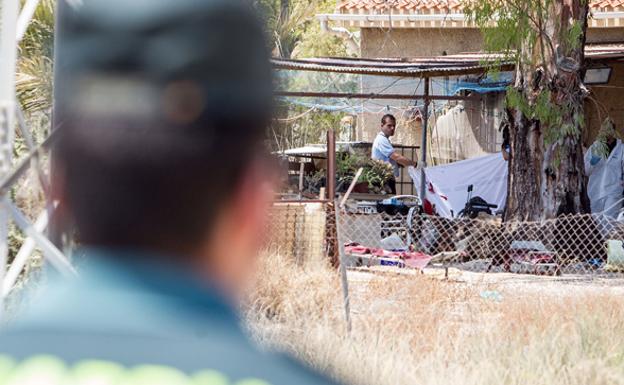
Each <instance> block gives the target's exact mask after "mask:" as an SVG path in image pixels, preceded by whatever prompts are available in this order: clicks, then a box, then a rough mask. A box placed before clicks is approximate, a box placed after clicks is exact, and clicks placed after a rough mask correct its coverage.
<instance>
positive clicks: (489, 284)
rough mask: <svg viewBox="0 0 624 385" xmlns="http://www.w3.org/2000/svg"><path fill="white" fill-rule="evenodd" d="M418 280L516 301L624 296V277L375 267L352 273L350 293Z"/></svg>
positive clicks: (358, 269) (349, 272)
mask: <svg viewBox="0 0 624 385" xmlns="http://www.w3.org/2000/svg"><path fill="white" fill-rule="evenodd" d="M380 275H381V276H383V275H390V276H406V277H409V276H416V275H424V276H426V277H431V278H435V279H438V280H441V281H448V282H449V283H453V284H459V285H465V286H470V287H474V288H476V289H479V290H482V291H498V292H500V293H501V294H502V295H504V296H511V297H516V298H522V297H527V296H529V297H534V296H537V297H539V296H555V297H566V296H573V295H578V294H613V295H622V296H624V275H611V276H607V275H605V276H596V275H589V274H564V275H562V276H550V275H534V274H517V273H503V272H494V273H491V272H490V273H484V272H475V271H470V270H462V269H459V268H456V267H450V268H449V269H448V277H447V276H446V271H445V269H444V268H442V267H433V268H425V269H424V271H423V272H422V273H420V272H418V271H416V270H413V269H407V268H396V267H390V266H374V267H368V268H356V269H349V271H348V273H347V276H348V280H349V285H350V287H349V288H350V290H351V291H352V292H353V295H357V292H358V291H359V290H365V287H366V285H367V284H368V282H369V281H370V280H372V279H375V278H378V277H379V276H380Z"/></svg>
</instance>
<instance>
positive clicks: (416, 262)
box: [345, 243, 433, 269]
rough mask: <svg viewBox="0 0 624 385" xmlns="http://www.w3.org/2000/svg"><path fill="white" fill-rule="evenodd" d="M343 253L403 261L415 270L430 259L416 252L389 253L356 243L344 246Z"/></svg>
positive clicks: (425, 264) (424, 265) (429, 256)
mask: <svg viewBox="0 0 624 385" xmlns="http://www.w3.org/2000/svg"><path fill="white" fill-rule="evenodd" d="M345 252H346V253H348V254H356V255H362V254H371V255H372V256H374V257H377V258H395V259H401V260H403V261H405V264H406V265H407V266H409V267H412V268H415V269H423V268H424V267H426V266H427V265H428V264H429V262H430V261H431V259H432V258H433V257H432V256H431V255H428V254H425V253H421V252H418V251H389V250H384V249H380V248H373V247H365V246H362V245H360V244H358V243H348V244H346V245H345Z"/></svg>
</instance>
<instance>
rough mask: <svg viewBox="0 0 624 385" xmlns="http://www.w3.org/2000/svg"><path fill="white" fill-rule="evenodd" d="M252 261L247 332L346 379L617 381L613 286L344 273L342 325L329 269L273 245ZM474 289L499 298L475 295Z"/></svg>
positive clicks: (619, 299)
mask: <svg viewBox="0 0 624 385" xmlns="http://www.w3.org/2000/svg"><path fill="white" fill-rule="evenodd" d="M261 266H262V268H261V274H260V276H259V281H258V283H257V285H256V287H255V288H254V290H253V291H252V293H251V295H250V301H249V304H248V305H247V308H246V315H247V320H248V324H249V329H250V331H251V334H252V335H253V336H254V337H255V338H256V339H257V340H258V341H259V342H260V343H261V344H263V345H265V346H268V347H269V348H272V349H279V350H285V351H288V352H291V353H293V354H294V355H296V356H297V357H298V358H300V359H301V360H303V361H305V362H307V363H308V364H310V365H311V366H313V367H315V368H317V369H320V370H322V371H324V372H327V373H329V374H330V375H331V376H333V377H334V378H337V379H339V380H341V381H343V382H346V383H352V384H375V385H384V384H388V385H390V384H392V385H401V384H479V385H487V384H492V385H494V384H496V385H500V384H523V385H524V384H549V385H551V384H620V383H621V384H624V332H623V330H622V329H623V328H624V327H623V325H624V323H623V322H622V321H623V320H624V296H622V295H621V294H619V293H617V292H613V291H611V290H609V289H608V288H605V289H604V290H602V289H600V290H587V291H585V290H583V288H582V287H577V288H576V289H574V290H566V289H565V287H564V289H562V290H555V291H546V290H545V291H544V292H541V291H540V290H535V288H533V289H531V290H527V291H524V290H523V289H522V287H523V286H522V285H511V286H505V287H503V286H501V287H496V286H495V285H494V286H493V285H492V284H474V283H466V282H453V281H446V280H440V279H435V278H432V277H429V276H420V275H412V276H405V275H374V276H373V275H370V274H369V275H366V274H362V273H353V272H351V273H350V282H351V292H352V305H353V316H354V323H353V331H352V332H351V333H350V334H348V333H346V331H345V325H344V317H343V312H342V307H341V306H342V301H341V292H340V283H339V277H338V275H337V273H336V272H335V271H333V270H331V269H330V268H329V267H328V266H327V265H326V264H324V263H323V262H319V261H308V262H307V263H306V264H305V265H304V266H297V265H295V264H294V263H293V262H290V261H289V260H288V259H286V258H282V257H280V256H279V255H267V256H265V257H264V258H263V260H262V264H261ZM485 289H487V290H498V291H499V292H500V294H501V296H502V298H498V299H497V298H493V299H484V298H482V296H481V294H482V293H483V290H485ZM620 293H621V292H620Z"/></svg>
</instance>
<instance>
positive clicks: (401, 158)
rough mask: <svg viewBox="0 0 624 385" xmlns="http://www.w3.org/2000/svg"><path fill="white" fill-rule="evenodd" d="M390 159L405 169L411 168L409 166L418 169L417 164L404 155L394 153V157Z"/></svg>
mask: <svg viewBox="0 0 624 385" xmlns="http://www.w3.org/2000/svg"><path fill="white" fill-rule="evenodd" d="M390 159H392V160H394V161H395V162H397V163H398V164H400V165H401V166H404V167H409V166H414V167H416V164H417V162H415V161H413V160H411V159H408V158H406V157H404V156H403V155H401V154H398V153H396V152H393V153H392V155H390Z"/></svg>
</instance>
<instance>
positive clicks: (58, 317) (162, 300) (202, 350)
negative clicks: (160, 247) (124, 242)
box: [0, 250, 334, 385]
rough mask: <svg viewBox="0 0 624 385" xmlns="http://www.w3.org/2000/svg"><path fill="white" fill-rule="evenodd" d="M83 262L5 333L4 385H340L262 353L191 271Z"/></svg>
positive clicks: (122, 259)
mask: <svg viewBox="0 0 624 385" xmlns="http://www.w3.org/2000/svg"><path fill="white" fill-rule="evenodd" d="M82 259H83V264H82V266H79V271H80V277H78V278H76V279H70V280H66V281H63V282H58V283H56V284H52V285H51V286H50V288H47V289H46V290H45V292H43V293H42V295H41V296H40V297H41V298H40V300H38V301H35V302H34V303H33V304H32V305H33V306H31V310H29V311H28V312H27V313H26V314H24V315H22V316H21V317H18V320H17V321H15V322H13V323H12V325H11V326H10V328H8V329H7V330H4V331H3V332H2V333H0V384H2V383H4V382H3V379H7V378H9V379H10V378H13V379H14V380H15V381H17V382H11V381H9V382H10V383H32V381H30V382H29V380H28V378H30V377H33V378H38V377H37V376H41V375H42V373H49V374H46V377H50V378H57V376H62V378H71V381H69V380H68V382H67V383H72V384H82V383H85V384H87V383H124V384H126V383H127V384H135V383H136V384H147V383H154V379H158V380H159V381H156V382H157V383H158V384H160V383H168V384H175V385H186V384H188V385H196V384H219V385H238V384H254V385H280V384H281V385H293V384H302V385H317V384H334V382H333V381H331V380H328V379H327V378H325V377H323V376H321V375H319V374H317V373H315V372H313V371H312V370H310V369H308V368H307V367H305V366H304V365H302V364H300V363H298V362H295V361H294V360H291V359H289V358H287V357H285V356H281V355H275V354H270V353H265V352H262V351H260V350H258V349H256V348H255V347H254V346H253V345H252V344H251V343H250V342H249V341H248V339H247V337H246V335H245V333H244V332H243V331H242V329H241V327H240V326H239V318H238V315H237V313H236V312H235V311H234V310H233V307H232V306H231V305H230V304H229V301H228V300H227V297H226V296H224V295H222V294H220V292H219V290H218V289H217V288H215V287H212V286H211V285H210V284H207V283H205V282H204V280H201V279H198V277H196V276H195V274H194V273H193V272H191V271H190V270H185V269H183V268H180V267H179V266H177V265H174V264H160V263H158V262H156V261H157V260H158V259H157V258H150V256H149V255H143V256H142V257H141V258H140V259H139V258H136V253H132V252H125V251H112V250H89V251H87V253H86V254H85V256H84V257H83V258H82ZM29 376H30V377H29ZM76 376H77V377H76ZM111 376H112V377H113V378H114V379H115V380H114V381H113V380H111V379H110V378H111ZM16 379H19V380H16ZM81 379H82V380H81ZM103 379H108V382H106V381H103ZM165 379H168V380H167V381H165ZM52 382H54V381H52ZM54 383H56V382H54Z"/></svg>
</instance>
